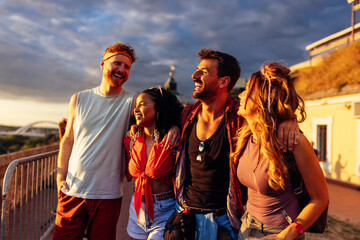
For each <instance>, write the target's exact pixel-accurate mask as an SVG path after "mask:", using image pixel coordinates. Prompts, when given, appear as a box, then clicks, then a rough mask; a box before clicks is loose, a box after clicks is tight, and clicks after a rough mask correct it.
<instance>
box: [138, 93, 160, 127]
mask: <svg viewBox="0 0 360 240" xmlns="http://www.w3.org/2000/svg"><path fill="white" fill-rule="evenodd" d="M155 114H156V111H155V103H154V101H153V100H152V99H151V97H150V95H149V94H147V93H141V94H140V95H139V96H138V97H137V99H136V107H135V109H134V116H135V119H136V124H137V125H139V126H142V127H144V128H152V129H154V128H155Z"/></svg>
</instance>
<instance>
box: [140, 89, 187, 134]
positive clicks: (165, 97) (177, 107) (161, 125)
mask: <svg viewBox="0 0 360 240" xmlns="http://www.w3.org/2000/svg"><path fill="white" fill-rule="evenodd" d="M143 93H146V94H148V95H149V96H150V97H151V100H152V101H153V102H154V108H155V118H156V119H155V129H157V130H158V131H159V133H160V139H162V138H163V137H164V135H165V134H166V133H167V132H168V131H169V129H170V128H171V127H172V126H174V125H177V126H179V127H180V115H181V111H182V109H183V106H182V104H181V103H180V102H179V100H178V98H177V97H176V96H175V95H174V94H172V93H170V92H168V91H166V90H165V89H163V88H160V87H159V88H156V87H154V88H149V89H146V90H145V91H143Z"/></svg>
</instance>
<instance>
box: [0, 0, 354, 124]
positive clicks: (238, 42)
mask: <svg viewBox="0 0 360 240" xmlns="http://www.w3.org/2000/svg"><path fill="white" fill-rule="evenodd" d="M350 25H351V5H350V4H348V3H347V1H346V0H301V1H299V0H287V1H283V0H272V1H268V0H259V1H254V0H222V1H218V0H216V1H215V0H181V1H173V0H151V1H150V0H76V1H73V0H57V1H50V0H36V1H35V0H0V124H6V125H25V124H29V123H31V122H35V121H54V122H57V121H59V120H60V119H61V118H62V117H66V115H67V104H68V101H69V100H70V97H71V95H72V94H74V93H76V92H78V91H81V90H84V89H89V88H92V87H95V86H97V85H99V84H100V82H101V76H102V71H101V69H100V60H101V59H102V57H103V52H104V50H105V49H106V48H107V47H108V46H109V45H111V44H113V43H116V42H119V41H120V42H124V43H126V42H127V43H130V44H131V45H132V46H133V47H134V49H135V51H136V54H137V56H138V60H137V61H136V62H135V63H134V64H133V65H132V68H131V73H130V77H129V79H128V81H127V82H126V83H125V85H124V88H127V89H129V90H131V91H135V92H141V91H143V90H144V89H146V88H149V87H153V86H157V85H163V84H164V82H165V81H166V80H167V78H168V77H169V70H170V66H171V65H174V66H175V72H174V78H175V80H176V82H177V84H178V86H177V90H178V92H180V94H181V95H180V96H179V98H180V100H182V101H188V102H194V101H195V100H194V99H193V98H192V97H191V94H192V90H193V88H194V83H193V82H192V79H191V74H192V73H193V72H194V70H195V69H196V66H197V64H198V60H197V55H196V53H197V51H198V50H199V49H200V48H211V49H215V50H219V51H222V52H226V53H229V54H231V55H233V56H235V57H236V58H237V59H238V60H239V61H240V62H241V69H242V73H241V77H244V78H249V77H250V75H251V73H252V72H255V71H258V70H259V68H260V66H261V64H262V63H264V62H265V61H268V60H274V61H278V60H282V61H283V62H286V63H287V65H288V66H289V67H290V66H291V65H294V64H297V63H299V62H303V61H306V60H307V59H308V52H307V51H306V50H305V47H306V46H307V45H308V44H311V43H313V42H315V41H317V40H320V39H322V38H324V37H326V36H328V35H331V34H333V33H336V32H338V31H341V30H343V29H345V28H347V27H350Z"/></svg>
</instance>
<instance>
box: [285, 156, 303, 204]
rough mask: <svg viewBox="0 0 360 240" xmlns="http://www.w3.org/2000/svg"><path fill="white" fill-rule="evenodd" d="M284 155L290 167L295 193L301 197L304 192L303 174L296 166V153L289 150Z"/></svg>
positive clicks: (286, 163)
mask: <svg viewBox="0 0 360 240" xmlns="http://www.w3.org/2000/svg"><path fill="white" fill-rule="evenodd" d="M283 157H284V163H285V165H286V167H287V169H288V173H289V176H290V180H291V184H292V186H293V189H294V195H295V196H296V197H300V195H301V194H302V192H303V181H302V176H301V174H300V172H299V170H298V168H297V167H296V161H295V157H294V154H293V153H292V152H289V151H287V152H286V153H284V155H283Z"/></svg>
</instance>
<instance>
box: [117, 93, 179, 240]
mask: <svg viewBox="0 0 360 240" xmlns="http://www.w3.org/2000/svg"><path fill="white" fill-rule="evenodd" d="M181 110H182V105H181V104H180V102H179V101H178V99H177V97H176V96H175V95H173V94H171V93H169V92H167V91H165V90H164V89H161V88H160V87H159V88H150V89H147V90H145V91H143V92H142V93H141V94H140V95H139V96H138V97H137V100H136V107H135V109H134V116H135V119H136V124H137V125H138V126H141V127H142V130H141V131H140V132H138V133H137V136H136V140H135V142H132V140H131V139H130V138H129V137H126V138H125V140H124V144H125V151H126V153H127V154H126V155H127V157H126V158H127V161H128V172H127V178H128V180H130V179H131V177H133V178H134V179H135V192H134V196H133V198H132V201H131V204H130V209H129V221H128V226H127V232H128V234H129V236H130V237H131V238H132V239H153V240H156V239H163V234H164V227H165V223H166V221H167V219H168V218H169V217H170V216H171V214H172V213H173V212H174V211H175V202H176V200H175V195H174V190H173V184H172V177H173V174H174V163H175V161H174V158H173V153H172V149H166V148H165V147H164V144H165V140H164V141H161V142H160V140H161V139H163V137H164V135H165V134H166V133H167V132H168V131H169V129H170V128H171V127H172V126H175V125H177V126H179V121H180V114H181ZM130 145H131V147H130Z"/></svg>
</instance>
